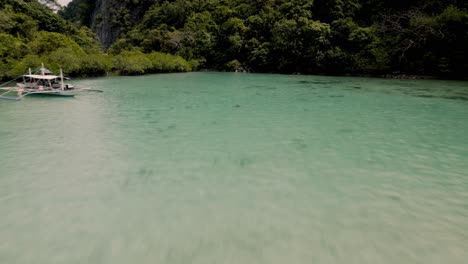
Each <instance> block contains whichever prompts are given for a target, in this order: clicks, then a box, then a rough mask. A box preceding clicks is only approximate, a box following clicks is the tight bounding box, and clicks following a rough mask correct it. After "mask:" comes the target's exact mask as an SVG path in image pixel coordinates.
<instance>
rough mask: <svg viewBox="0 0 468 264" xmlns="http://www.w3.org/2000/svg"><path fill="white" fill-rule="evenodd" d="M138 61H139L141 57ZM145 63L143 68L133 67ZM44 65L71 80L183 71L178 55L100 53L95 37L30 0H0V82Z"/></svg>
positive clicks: (186, 68)
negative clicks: (71, 78) (109, 73)
mask: <svg viewBox="0 0 468 264" xmlns="http://www.w3.org/2000/svg"><path fill="white" fill-rule="evenodd" d="M142 57H143V58H144V59H141V58H142ZM147 61H148V62H149V64H150V65H149V66H147V65H136V64H139V63H145V62H147ZM42 62H43V63H44V64H45V65H46V66H47V67H48V68H50V69H51V70H52V71H54V72H58V71H59V68H60V67H62V68H63V70H64V72H65V73H66V74H67V75H71V76H98V75H103V74H105V73H106V72H109V71H117V72H119V73H122V74H141V73H146V72H169V71H170V72H173V71H189V70H191V69H192V65H191V64H189V63H188V62H187V61H186V60H184V59H183V58H181V57H179V56H175V55H170V54H162V53H157V52H152V53H149V54H143V53H141V52H139V53H135V52H133V53H132V52H124V53H122V54H119V55H118V56H112V55H108V54H107V53H104V52H103V48H102V46H101V45H100V44H99V41H98V40H97V38H96V36H95V34H94V33H93V32H92V31H91V30H90V29H89V28H87V27H84V26H82V27H78V26H76V25H74V24H72V23H70V22H67V21H66V20H64V19H63V18H61V17H60V16H58V15H56V14H54V13H53V12H51V11H50V10H49V9H48V8H47V7H46V6H44V5H42V4H40V3H38V2H37V1H35V0H29V1H28V0H0V79H4V80H6V79H11V78H13V77H17V76H19V75H21V74H24V73H25V72H27V70H28V68H32V69H36V68H38V67H39V66H40V65H41V63H42Z"/></svg>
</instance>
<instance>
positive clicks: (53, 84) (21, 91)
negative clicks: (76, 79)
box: [0, 64, 89, 101]
mask: <svg viewBox="0 0 468 264" xmlns="http://www.w3.org/2000/svg"><path fill="white" fill-rule="evenodd" d="M39 73H40V74H33V73H32V72H31V69H29V73H28V74H25V75H22V76H20V77H18V78H16V79H15V80H18V79H22V81H21V82H18V83H16V86H14V87H0V99H8V100H15V101H19V100H21V99H23V98H24V97H25V96H28V95H48V96H49V95H51V96H62V97H73V96H75V94H77V93H78V92H80V91H82V90H89V88H80V87H75V86H73V85H71V84H66V83H64V81H63V80H64V77H63V72H62V69H61V68H60V75H54V74H53V73H52V72H51V71H50V70H48V69H46V68H45V67H44V64H42V65H41V68H40V72H39ZM10 82H11V81H10ZM10 82H8V83H10Z"/></svg>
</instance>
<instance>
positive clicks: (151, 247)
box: [0, 73, 468, 264]
mask: <svg viewBox="0 0 468 264" xmlns="http://www.w3.org/2000/svg"><path fill="white" fill-rule="evenodd" d="M75 83H77V84H82V85H86V86H92V87H93V88H95V89H101V90H103V91H104V92H103V93H98V92H87V93H82V94H80V95H78V96H76V97H75V98H72V99H64V98H47V97H27V98H26V99H24V100H23V101H21V102H9V101H0V150H1V152H0V162H1V167H0V214H1V216H0V263H48V264H49V263H256V264H258V263H272V264H274V263H425V264H427V263H466V261H467V259H468V250H467V248H468V83H467V82H454V81H407V80H405V81H401V80H383V79H370V78H346V77H319V76H287V75H262V74H231V73H187V74H164V75H148V76H141V77H109V78H98V79H84V80H78V81H75Z"/></svg>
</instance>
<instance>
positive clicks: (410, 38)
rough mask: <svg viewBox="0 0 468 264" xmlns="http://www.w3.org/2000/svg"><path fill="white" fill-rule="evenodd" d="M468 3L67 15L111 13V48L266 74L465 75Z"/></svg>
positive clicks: (141, 1) (94, 6) (290, 4)
mask: <svg viewBox="0 0 468 264" xmlns="http://www.w3.org/2000/svg"><path fill="white" fill-rule="evenodd" d="M102 5H106V7H108V8H107V9H106V10H101V9H99V6H102ZM467 8H468V1H462V0H190V1H188V0H172V1H162V0H126V1H111V0H101V1H91V0H74V1H73V2H72V3H71V4H70V5H69V7H68V8H67V9H65V10H64V11H63V12H62V13H61V14H62V16H63V17H65V18H67V19H69V20H71V21H74V22H77V23H80V24H82V25H86V26H89V27H92V28H99V27H101V26H102V19H100V18H102V17H112V20H110V21H106V23H113V25H114V26H115V27H117V28H118V30H119V37H118V38H117V39H115V40H112V41H106V43H110V42H112V45H110V47H109V52H110V53H111V54H118V53H120V52H122V51H125V50H139V51H142V52H145V53H149V52H152V51H161V52H165V53H171V54H176V55H180V56H182V57H183V58H185V59H186V60H189V61H190V60H192V61H198V63H199V64H200V65H202V66H203V67H206V68H214V69H229V70H232V69H234V68H238V69H242V68H243V69H249V70H252V71H259V72H286V73H291V72H301V73H325V74H387V73H399V74H418V75H437V76H445V77H463V76H467V75H468V62H467V61H468V60H467V59H468V56H467V48H466V47H468V33H467V32H468V11H467ZM136 14H138V15H136ZM141 14H144V15H141Z"/></svg>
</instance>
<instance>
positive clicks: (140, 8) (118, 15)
mask: <svg viewBox="0 0 468 264" xmlns="http://www.w3.org/2000/svg"><path fill="white" fill-rule="evenodd" d="M156 2H158V1H157V0H97V1H93V0H73V1H72V2H71V3H70V4H68V6H67V7H66V8H65V10H64V11H63V12H61V15H62V17H64V18H65V19H67V20H70V21H73V22H78V23H80V24H82V25H85V26H88V27H90V28H91V29H92V30H93V31H94V32H95V33H96V35H97V36H98V38H99V40H100V42H101V43H102V45H103V46H104V47H106V48H108V47H109V46H110V45H111V44H112V43H113V42H114V41H115V40H117V38H118V37H119V35H121V34H122V33H125V32H127V31H128V30H130V29H131V28H132V27H133V26H135V25H136V24H138V23H139V22H140V21H141V19H142V18H143V16H144V13H145V12H146V11H147V10H148V9H149V7H150V6H151V5H152V4H154V3H156Z"/></svg>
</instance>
